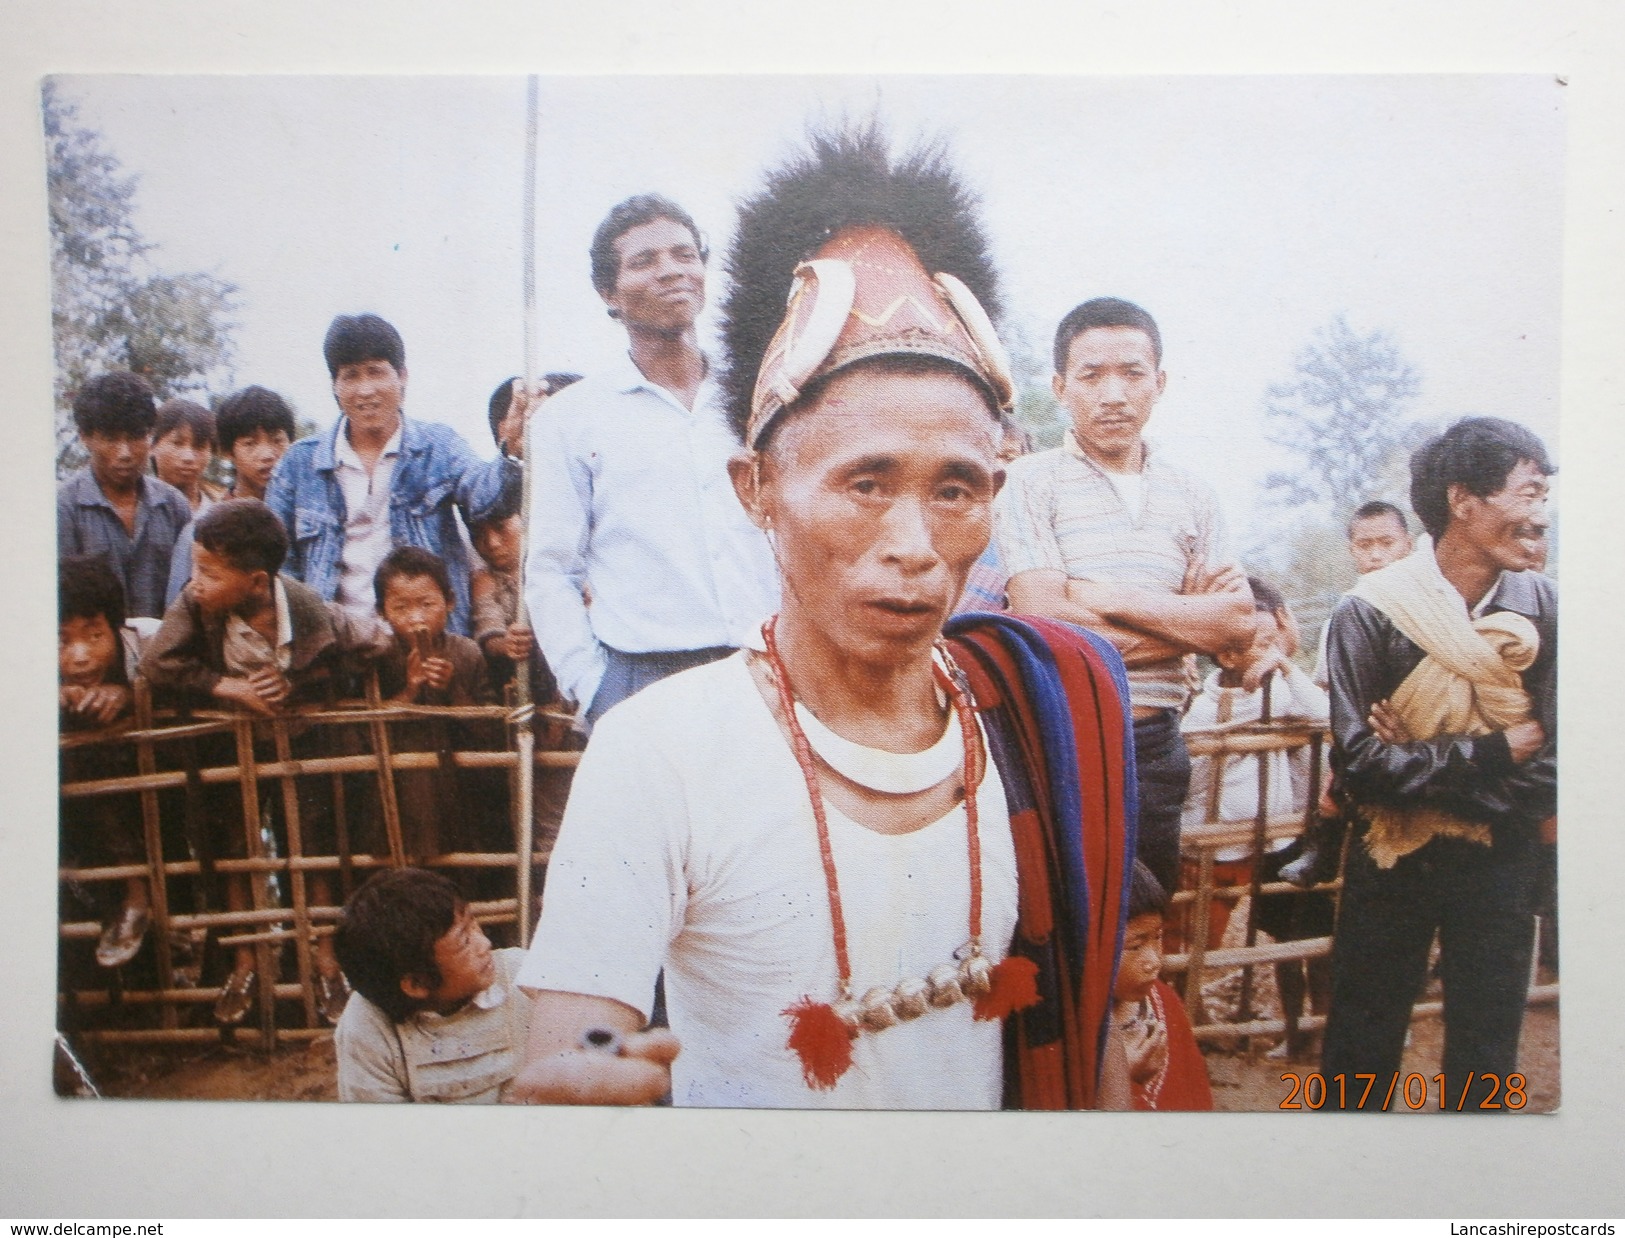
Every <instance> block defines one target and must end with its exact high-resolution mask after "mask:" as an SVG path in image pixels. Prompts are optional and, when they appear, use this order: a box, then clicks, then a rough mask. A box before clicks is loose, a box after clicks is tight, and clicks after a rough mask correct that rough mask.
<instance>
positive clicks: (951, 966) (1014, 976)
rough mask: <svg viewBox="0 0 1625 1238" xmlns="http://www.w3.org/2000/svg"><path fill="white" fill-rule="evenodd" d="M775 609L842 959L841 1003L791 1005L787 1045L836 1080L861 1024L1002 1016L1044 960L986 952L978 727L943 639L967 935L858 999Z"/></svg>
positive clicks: (799, 758) (771, 648) (772, 653)
mask: <svg viewBox="0 0 1625 1238" xmlns="http://www.w3.org/2000/svg"><path fill="white" fill-rule="evenodd" d="M777 624H778V616H777V615H775V616H773V617H772V618H771V619H769V620H768V621H767V622H766V623H764V624H763V625H762V640H763V643H764V644H765V645H766V648H767V660H768V666H769V667H770V669H771V671H772V675H773V683H774V687H775V688H776V689H777V691H778V696H779V705H780V710H781V712H782V713H783V715H784V720H785V726H786V728H787V729H788V730H789V732H790V748H791V750H792V752H794V754H795V758H796V764H797V765H798V766H799V767H800V769H801V776H802V778H803V779H804V780H805V782H806V784H807V796H808V798H809V799H810V800H811V801H812V811H813V823H814V825H815V827H816V828H817V831H818V855H819V859H820V860H821V862H822V864H823V869H824V885H825V889H826V892H827V894H828V897H829V916H830V924H831V927H832V929H833V933H834V938H835V967H836V971H837V973H838V976H839V982H840V995H839V998H838V1000H837V1001H836V1002H835V1003H833V1004H832V1003H829V1002H815V1001H814V1000H813V999H812V998H811V997H810V996H804V997H802V998H801V1000H800V1001H798V1002H796V1003H795V1004H794V1005H792V1006H791V1007H790V1008H789V1009H787V1010H786V1011H784V1014H785V1016H786V1017H787V1018H788V1019H789V1020H790V1038H789V1042H788V1043H789V1047H790V1048H791V1049H792V1050H793V1051H795V1053H796V1054H797V1055H798V1056H799V1057H800V1059H801V1065H802V1073H803V1076H804V1077H805V1079H806V1081H807V1085H808V1086H809V1087H815V1088H825V1089H827V1088H832V1087H834V1086H835V1084H836V1082H837V1081H838V1080H839V1079H840V1077H841V1076H842V1075H843V1074H845V1073H846V1071H847V1069H848V1068H849V1067H850V1066H851V1064H852V1041H853V1040H854V1039H855V1038H856V1037H857V1036H858V1035H859V1033H861V1032H864V1031H882V1030H884V1029H885V1028H887V1027H890V1026H893V1025H894V1024H896V1023H899V1022H903V1021H906V1020H909V1019H914V1018H918V1017H919V1016H920V1015H923V1014H925V1013H926V1012H927V1011H928V1010H930V1009H931V1008H933V1007H947V1006H952V1005H954V1004H955V1003H957V1002H961V1001H967V1000H969V1001H972V1002H974V1003H975V1017H976V1018H978V1019H999V1018H1003V1017H1004V1016H1005V1015H1006V1014H1008V1013H1009V1012H1010V1011H1012V1010H1018V1009H1021V1008H1023V1007H1025V1006H1030V1005H1032V1004H1033V1003H1034V1002H1036V1001H1037V1000H1038V990H1037V985H1036V979H1037V968H1036V966H1035V965H1034V964H1033V963H1032V962H1031V961H1030V960H1028V959H1025V958H1021V957H1019V956H1011V957H1009V958H1006V959H1005V960H1003V961H1002V962H1001V963H999V964H998V965H997V966H996V967H995V966H994V965H993V964H991V963H990V962H989V961H988V959H987V957H986V956H985V955H984V954H983V953H982V840H981V834H980V831H979V824H980V822H979V815H978V812H977V804H976V764H977V756H976V754H977V753H978V752H979V751H980V746H979V745H980V733H979V731H978V728H977V725H976V714H975V710H974V707H973V706H972V704H971V700H970V694H969V693H968V692H967V691H966V689H965V687H964V685H963V683H962V682H961V678H960V676H959V675H958V674H956V673H954V671H955V670H956V669H957V668H954V667H953V663H952V660H951V659H950V658H949V657H948V651H947V649H946V648H944V647H943V646H940V645H939V646H938V653H939V654H940V660H938V659H933V660H932V670H933V672H934V674H935V676H936V679H937V682H938V683H939V684H940V685H941V686H942V688H943V689H944V691H946V692H947V694H948V698H949V700H950V701H951V702H952V704H953V709H954V713H955V714H956V715H957V717H958V719H959V726H960V731H961V733H962V735H963V738H964V747H965V758H964V780H965V785H964V796H965V834H966V843H965V845H966V851H967V853H968V858H969V862H970V917H969V919H970V924H969V939H968V940H967V941H966V943H965V945H963V946H961V947H960V949H959V950H958V951H956V952H955V958H956V959H957V960H958V961H957V962H954V963H944V964H943V965H942V966H940V967H937V968H935V969H934V970H933V971H932V972H931V974H930V975H929V976H927V977H925V978H924V979H923V980H904V981H902V982H900V983H899V984H897V985H896V986H895V987H894V988H892V989H886V988H884V987H876V988H873V989H870V990H869V991H868V992H867V993H865V994H864V995H863V997H862V999H861V1000H859V999H856V998H855V997H854V995H853V993H852V963H851V955H850V953H849V951H848V949H847V941H846V917H845V915H844V914H843V912H842V910H841V887H840V881H839V879H838V878H837V876H836V872H835V854H834V850H833V849H832V847H831V845H830V836H829V821H828V818H827V817H826V816H825V813H824V797H823V794H822V793H821V792H820V791H819V789H818V767H817V764H816V761H815V758H814V753H813V748H812V744H811V743H810V742H809V741H808V739H807V735H806V732H805V731H803V730H802V728H801V724H800V722H799V720H798V719H797V718H796V709H795V693H794V691H793V689H792V688H791V685H790V675H789V672H788V671H787V670H786V669H785V666H784V659H783V658H782V657H781V656H780V655H779V647H778V640H777V639H776V628H777Z"/></svg>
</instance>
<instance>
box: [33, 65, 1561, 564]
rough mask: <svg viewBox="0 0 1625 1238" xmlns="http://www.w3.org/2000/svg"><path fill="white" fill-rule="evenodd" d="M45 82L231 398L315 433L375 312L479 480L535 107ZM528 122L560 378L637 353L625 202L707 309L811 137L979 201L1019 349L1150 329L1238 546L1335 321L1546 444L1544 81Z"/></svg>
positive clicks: (885, 90)
mask: <svg viewBox="0 0 1625 1238" xmlns="http://www.w3.org/2000/svg"><path fill="white" fill-rule="evenodd" d="M59 81H60V82H61V84H62V87H63V90H64V93H65V95H66V97H67V98H68V99H70V100H71V101H73V102H75V103H76V104H77V105H78V106H79V109H80V119H81V121H82V122H83V123H85V124H87V125H89V126H90V127H92V128H95V129H97V130H99V131H100V132H101V134H102V135H103V137H104V139H105V141H106V144H107V146H108V148H109V149H110V150H111V151H112V152H113V153H114V154H115V155H116V156H117V157H118V158H119V160H120V161H121V162H122V164H123V165H124V167H125V169H126V170H127V171H131V172H135V173H138V174H139V176H140V178H141V179H140V187H139V190H138V195H137V222H138V225H139V227H140V229H141V230H142V232H143V233H144V235H145V236H146V238H147V239H148V240H150V241H152V242H154V243H156V245H157V246H158V247H159V248H158V251H157V253H156V254H155V255H154V259H155V261H156V262H157V263H158V264H159V265H161V266H162V267H163V268H165V269H168V270H205V271H210V272H213V273H215V274H217V275H219V276H220V277H222V278H224V279H227V280H229V281H231V282H232V283H234V284H236V285H237V286H238V288H239V289H240V296H239V300H240V307H241V309H240V314H239V316H238V320H239V328H238V331H237V335H236V340H237V365H236V370H235V374H234V378H235V381H236V383H237V385H244V384H247V383H250V382H256V383H261V384H263V385H266V386H269V387H272V388H274V389H276V390H278V391H280V392H281V393H282V394H283V395H284V396H286V397H287V398H288V399H289V400H290V402H291V403H293V405H294V406H295V408H296V410H297V411H298V413H299V414H300V415H301V416H302V417H305V418H308V419H310V420H312V421H315V422H317V423H318V424H327V423H329V422H330V421H331V420H332V418H333V416H334V415H335V412H336V409H335V406H334V404H333V400H332V395H331V391H330V388H329V385H328V378H327V373H326V369H325V366H324V364H323V362H322V357H321V340H322V336H323V334H324V332H325V330H326V327H327V324H328V322H329V321H330V320H331V318H332V317H333V316H334V315H335V314H339V313H354V312H360V311H364V310H366V311H373V312H376V313H379V314H382V315H383V316H384V317H386V318H388V319H390V320H391V321H392V322H394V323H395V325H396V326H397V327H399V328H400V330H401V332H402V334H403V336H404V337H405V341H406V349H407V368H408V370H409V373H410V382H409V389H408V395H407V410H408V412H409V413H410V414H412V415H416V416H419V417H424V418H429V419H434V420H440V421H444V422H447V423H449V424H451V425H453V426H455V427H457V428H458V429H459V430H460V431H461V432H462V433H463V434H464V436H465V437H466V438H467V439H468V440H469V442H470V443H471V444H473V445H474V447H475V448H476V450H478V451H480V452H481V453H483V454H490V452H491V451H492V450H493V446H492V444H491V440H490V436H489V432H488V430H487V427H486V423H485V408H486V399H487V397H488V395H489V393H490V391H491V389H492V388H493V387H494V386H495V385H496V384H497V383H498V382H500V381H501V380H502V379H503V378H505V377H507V376H508V375H510V374H513V373H516V372H517V371H518V370H519V369H520V368H521V363H522V298H521V265H522V264H521V236H522V232H521V227H522V224H521V204H522V199H523V184H522V182H523V167H524V162H523V160H524V134H525V119H526V109H525V82H524V79H523V78H518V77H512V78H504V77H462V78H459V77H419V78H412V77H324V78H304V77H281V78H278V77H184V76H174V77H166V76H103V77H83V76H77V77H67V78H62V79H59ZM540 97H541V111H540V169H541V171H540V175H539V177H538V185H537V208H538V229H539V233H538V242H537V269H538V280H539V285H540V299H541V311H540V318H539V338H540V341H541V344H540V349H539V360H540V365H541V368H542V369H544V370H550V369H574V370H577V371H585V372H591V371H592V370H594V369H595V368H598V367H601V366H602V365H603V364H604V363H605V362H606V361H607V360H608V359H609V358H611V357H613V356H614V354H615V351H616V350H618V349H620V348H622V347H624V335H623V334H622V333H621V332H620V330H619V329H618V328H616V326H615V325H614V323H612V322H611V321H610V320H609V319H608V318H607V317H606V316H605V314H604V307H603V305H602V303H601V302H600V301H599V300H598V298H597V296H596V294H595V293H594V292H593V290H592V288H591V285H590V282H589V279H588V267H587V245H588V241H589V239H590V237H591V234H592V230H593V228H594V227H595V226H596V224H597V223H598V221H599V219H601V218H602V216H603V215H604V213H605V212H606V211H607V210H608V209H609V207H610V206H612V205H613V204H614V203H615V202H617V201H619V200H620V199H622V198H624V197H626V196H628V195H630V194H633V193H638V192H643V191H648V190H656V191H659V192H662V193H665V194H667V195H668V196H670V197H672V198H675V199H676V200H677V201H679V202H681V203H682V204H684V205H685V206H686V207H687V208H688V209H689V211H690V212H691V213H692V214H693V215H694V216H695V218H696V219H697V220H698V221H699V223H700V225H701V227H702V228H703V229H704V230H705V232H706V233H707V236H708V238H709V240H710V242H711V246H712V250H713V259H712V272H713V273H712V276H711V288H710V302H711V305H712V306H713V307H714V306H715V305H716V304H718V303H719V301H720V295H721V291H722V276H721V274H720V266H721V257H722V254H723V253H724V251H725V250H726V247H727V242H728V238H729V236H730V234H731V231H732V226H733V217H734V211H735V206H736V204H737V202H738V201H739V200H740V199H741V198H743V197H745V196H747V195H749V194H750V193H751V192H753V191H754V189H755V188H756V187H757V185H758V184H759V182H760V180H761V177H762V174H763V172H764V171H765V170H766V169H767V168H769V167H771V166H774V165H776V164H777V163H779V162H780V161H782V160H783V159H784V158H785V157H786V155H788V154H789V153H790V152H792V151H793V150H794V149H795V147H796V144H797V141H798V139H799V137H800V135H801V134H802V133H803V132H804V129H805V126H806V124H807V123H808V122H809V121H817V120H830V119H838V118H841V117H862V116H866V115H868V114H869V113H871V112H876V113H878V114H879V115H880V116H881V117H882V118H883V120H884V121H885V123H886V124H887V125H888V127H889V128H890V130H891V132H892V134H893V135H894V139H895V140H896V141H897V142H898V143H899V144H902V143H906V142H907V141H909V140H910V139H912V138H914V137H917V136H921V135H925V136H941V137H944V138H946V140H947V142H948V144H949V147H950V150H951V152H952V157H953V159H954V160H955V162H956V163H957V165H958V166H959V168H960V169H961V171H962V173H963V175H964V177H965V179H966V180H967V181H968V182H969V184H970V185H971V186H972V187H973V189H975V190H976V191H977V192H978V193H980V195H981V197H982V201H983V205H984V211H985V220H986V223H987V226H988V231H989V233H990V235H991V237H992V242H993V249H994V257H995V262H996V265H997V266H998V268H999V270H1000V272H1001V274H1002V277H1003V280H1004V288H1005V294H1006V295H1005V299H1006V302H1007V306H1008V313H1007V316H1006V320H1005V323H1004V324H1003V325H1004V327H1005V328H1006V331H1007V335H1008V334H1011V333H1013V334H1018V335H1019V336H1020V338H1021V339H1023V340H1025V341H1026V342H1027V345H1028V346H1029V347H1030V348H1031V349H1033V350H1034V351H1035V352H1036V353H1037V354H1038V355H1040V356H1047V353H1048V341H1049V339H1050V337H1051V334H1052V332H1053V330H1054V324H1055V323H1056V322H1057V321H1058V320H1059V318H1060V317H1061V316H1062V315H1063V314H1064V313H1065V312H1066V311H1067V310H1068V309H1070V308H1071V307H1072V306H1073V305H1074V304H1076V303H1078V302H1079V301H1082V300H1085V299H1087V298H1088V297H1092V296H1100V295H1113V296H1121V297H1126V298H1128V299H1130V300H1133V301H1136V302H1138V303H1140V304H1142V305H1144V306H1145V307H1146V308H1147V309H1149V310H1150V311H1151V312H1152V313H1153V314H1154V315H1155V316H1156V318H1157V319H1158V322H1159V324H1160V326H1161V329H1162V332H1163V336H1164V343H1165V365H1166V368H1167V371H1168V388H1167V394H1166V395H1165V397H1164V398H1163V400H1162V403H1161V404H1160V405H1159V406H1158V409H1157V412H1156V414H1155V416H1154V417H1153V419H1152V422H1151V425H1150V428H1149V431H1148V433H1149V434H1150V436H1151V437H1152V438H1153V439H1154V441H1155V442H1156V443H1157V444H1158V445H1159V446H1160V447H1161V448H1162V449H1163V450H1165V451H1166V452H1167V453H1168V455H1169V457H1170V458H1172V459H1173V460H1174V461H1175V462H1177V463H1180V464H1183V465H1185V466H1187V467H1190V468H1192V469H1194V470H1196V471H1197V472H1199V473H1200V474H1201V475H1202V476H1204V477H1205V478H1206V479H1207V480H1208V481H1209V482H1210V483H1212V484H1213V485H1214V486H1215V488H1216V489H1217V490H1218V492H1219V495H1220V499H1221V502H1222V503H1223V505H1224V507H1225V509H1226V512H1227V514H1228V517H1229V519H1230V522H1231V524H1232V526H1233V527H1234V528H1236V529H1237V530H1238V532H1239V534H1240V535H1241V537H1242V538H1243V539H1244V540H1245V539H1246V538H1247V537H1249V536H1250V537H1252V538H1253V539H1254V540H1256V539H1257V538H1258V536H1259V535H1260V532H1261V530H1263V529H1265V528H1267V527H1268V524H1269V520H1270V516H1269V513H1268V512H1267V511H1266V510H1264V509H1261V508H1259V507H1258V502H1257V501H1258V498H1259V490H1258V486H1259V482H1260V480H1261V478H1262V477H1263V475H1264V474H1265V473H1266V472H1268V471H1270V470H1271V469H1272V468H1277V467H1282V466H1284V465H1287V464H1289V463H1290V459H1289V458H1287V457H1284V456H1282V455H1281V454H1280V453H1279V452H1278V450H1277V449H1275V448H1273V447H1272V446H1271V445H1270V444H1269V443H1268V442H1267V441H1266V439H1265V437H1264V433H1263V431H1264V426H1263V422H1262V418H1261V416H1260V407H1261V402H1262V397H1263V394H1264V392H1265V389H1266V388H1267V387H1268V386H1269V385H1270V384H1271V383H1274V382H1280V381H1282V380H1284V379H1286V378H1288V377H1289V376H1290V373H1291V367H1292V359H1293V356H1294V354H1295V353H1297V352H1298V351H1299V350H1300V349H1301V348H1303V347H1304V346H1305V345H1306V344H1307V343H1308V342H1309V341H1310V339H1311V337H1312V335H1313V333H1314V332H1315V331H1316V329H1318V328H1321V327H1323V326H1325V325H1326V324H1327V323H1328V322H1329V321H1330V320H1331V319H1332V318H1333V316H1335V315H1338V314H1343V315H1346V316H1347V318H1348V320H1349V322H1350V323H1351V325H1353V326H1354V327H1355V328H1356V329H1357V330H1360V331H1362V332H1369V331H1373V330H1379V329H1380V330H1382V331H1384V332H1386V333H1387V334H1388V335H1389V336H1390V337H1391V338H1392V340H1393V341H1394V342H1395V343H1396V344H1397V345H1398V347H1399V349H1400V351H1401V353H1402V354H1403V356H1404V357H1405V358H1406V359H1407V360H1408V361H1409V362H1410V363H1411V364H1412V365H1413V366H1414V367H1415V368H1416V370H1417V371H1418V372H1419V373H1420V375H1421V377H1422V391H1421V396H1420V398H1419V399H1418V400H1417V401H1416V403H1415V405H1414V407H1413V412H1414V414H1415V415H1416V416H1418V417H1421V418H1426V419H1429V420H1434V421H1443V420H1446V419H1448V418H1451V417H1454V416H1457V415H1461V414H1465V413H1487V414H1492V415H1497V416H1504V417H1509V418H1512V419H1515V420H1518V421H1521V422H1523V423H1525V424H1526V425H1529V426H1530V427H1531V428H1532V429H1534V430H1535V431H1536V432H1537V433H1539V434H1540V435H1542V436H1543V437H1544V438H1545V439H1546V440H1547V442H1548V443H1549V444H1551V445H1553V446H1555V443H1556V432H1557V394H1558V350H1559V342H1560V330H1561V323H1560V314H1559V310H1560V294H1561V283H1560V274H1561V267H1560V260H1561V241H1562V235H1561V223H1562V197H1561V194H1562V183H1563V166H1562V151H1563V142H1562V138H1563V127H1562V126H1563V121H1562V87H1561V86H1559V85H1558V84H1557V83H1556V82H1555V81H1554V80H1553V79H1552V78H1550V77H1543V76H1534V75H1522V76H1510V75H1502V76H1470V75H1457V76H1411V77H1403V78H1401V77H1385V76H1370V77H1314V78H1309V77H1302V78H1299V77H1245V76H1241V77H1183V78H1157V77H1136V78H1100V77H1095V78H1068V77H1045V76H1006V77H999V76H989V77H824V78H818V77H754V76H737V77H706V76H688V77H560V76H550V77H545V78H543V79H542V82H541V95H540ZM710 324H711V315H709V314H708V316H707V318H706V319H705V320H704V321H703V323H702V336H704V335H705V334H706V333H707V331H708V329H709V327H710ZM213 394H220V395H223V394H225V392H223V391H222V392H218V393H213Z"/></svg>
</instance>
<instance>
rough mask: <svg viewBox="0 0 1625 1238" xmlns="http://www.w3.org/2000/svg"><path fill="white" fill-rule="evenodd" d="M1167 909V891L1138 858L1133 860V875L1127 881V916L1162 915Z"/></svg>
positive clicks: (1132, 917)
mask: <svg viewBox="0 0 1625 1238" xmlns="http://www.w3.org/2000/svg"><path fill="white" fill-rule="evenodd" d="M1167 910H1168V891H1166V890H1164V889H1163V888H1162V883H1161V882H1160V881H1158V880H1157V879H1156V877H1155V876H1153V875H1152V872H1151V870H1150V869H1149V868H1147V867H1146V866H1145V864H1144V863H1143V862H1142V861H1140V860H1135V861H1134V875H1133V876H1132V877H1130V878H1129V883H1128V918H1129V919H1130V920H1132V919H1134V918H1135V917H1136V916H1149V915H1159V916H1160V915H1163V914H1164V913H1166V912H1167Z"/></svg>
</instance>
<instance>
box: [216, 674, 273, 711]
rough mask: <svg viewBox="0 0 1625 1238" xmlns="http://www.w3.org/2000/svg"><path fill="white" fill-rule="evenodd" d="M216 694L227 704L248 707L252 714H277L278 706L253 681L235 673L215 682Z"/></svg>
mask: <svg viewBox="0 0 1625 1238" xmlns="http://www.w3.org/2000/svg"><path fill="white" fill-rule="evenodd" d="M214 695H215V697H216V698H217V699H219V700H222V701H224V702H225V703H226V704H228V705H235V706H237V708H239V709H246V710H248V712H249V713H251V714H259V715H261V716H262V717H266V718H270V717H274V716H275V714H276V706H275V705H274V704H272V703H271V702H270V701H267V700H266V699H265V698H264V697H262V696H261V695H260V694H259V690H258V689H256V688H255V687H254V685H253V683H252V682H250V681H249V680H247V679H240V678H238V677H237V676H235V675H227V676H225V677H224V678H223V679H221V680H220V682H219V683H217V684H215V686H214Z"/></svg>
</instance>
